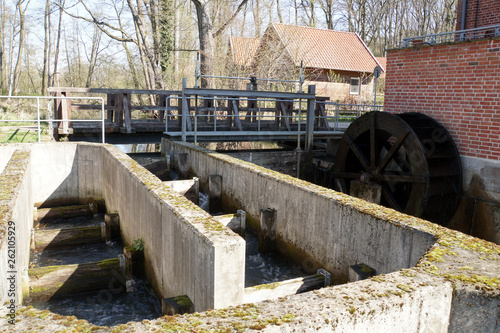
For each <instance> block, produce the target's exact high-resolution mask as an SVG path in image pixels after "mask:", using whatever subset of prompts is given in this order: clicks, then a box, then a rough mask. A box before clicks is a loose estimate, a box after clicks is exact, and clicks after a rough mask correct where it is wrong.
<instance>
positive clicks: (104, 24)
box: [57, 1, 137, 43]
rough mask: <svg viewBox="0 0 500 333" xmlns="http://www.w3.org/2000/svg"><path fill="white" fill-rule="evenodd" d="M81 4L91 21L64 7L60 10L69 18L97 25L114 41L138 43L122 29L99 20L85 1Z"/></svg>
mask: <svg viewBox="0 0 500 333" xmlns="http://www.w3.org/2000/svg"><path fill="white" fill-rule="evenodd" d="M80 3H81V4H82V5H83V7H84V8H85V10H86V11H87V12H88V13H89V15H90V17H91V19H89V18H87V17H83V16H79V15H74V14H72V13H70V12H68V11H67V10H66V9H65V8H62V7H60V8H61V9H62V10H63V11H64V12H65V13H66V14H68V15H69V16H71V17H72V18H75V19H79V20H83V21H86V22H89V23H93V24H95V25H96V26H97V27H98V28H99V30H101V31H102V32H104V33H105V34H106V35H107V36H108V37H109V38H112V39H114V40H117V41H120V42H132V43H137V41H136V40H135V39H133V38H132V37H131V36H130V35H129V34H128V33H127V32H126V31H125V30H123V29H120V28H116V27H114V26H112V25H111V24H109V23H106V22H103V21H100V20H98V19H97V18H96V16H95V15H94V14H93V13H92V12H91V11H90V9H89V8H88V7H87V5H85V3H84V2H83V1H80ZM57 5H58V6H59V4H57ZM103 26H104V27H107V28H109V29H111V30H113V31H117V32H120V33H121V34H122V35H123V36H126V37H125V38H122V37H118V36H115V35H113V34H112V33H111V32H109V31H108V30H106V29H104V28H103Z"/></svg>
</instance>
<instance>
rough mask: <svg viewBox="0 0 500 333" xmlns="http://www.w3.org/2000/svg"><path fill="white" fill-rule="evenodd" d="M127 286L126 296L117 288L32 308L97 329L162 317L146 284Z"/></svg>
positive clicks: (132, 281)
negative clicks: (66, 317)
mask: <svg viewBox="0 0 500 333" xmlns="http://www.w3.org/2000/svg"><path fill="white" fill-rule="evenodd" d="M126 284H127V292H122V290H120V287H115V288H111V290H109V289H105V290H100V291H97V292H91V293H86V294H78V295H70V296H66V297H64V298H60V299H52V300H49V301H46V302H43V303H40V304H32V306H33V307H36V308H38V309H42V310H49V311H51V312H54V313H57V314H60V315H62V316H75V317H76V318H78V319H85V320H87V321H88V322H89V323H92V324H94V325H98V326H115V325H119V324H125V323H128V322H129V321H141V320H144V319H149V320H151V319H156V318H159V317H161V315H162V314H161V304H160V302H159V300H158V299H157V298H156V296H155V295H154V293H153V291H152V290H151V288H150V287H149V284H148V283H147V281H146V280H144V279H139V278H133V279H130V280H127V282H126ZM121 288H123V286H121Z"/></svg>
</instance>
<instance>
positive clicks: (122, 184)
mask: <svg viewBox="0 0 500 333" xmlns="http://www.w3.org/2000/svg"><path fill="white" fill-rule="evenodd" d="M14 147H25V148H27V149H29V151H30V152H31V161H32V163H33V168H32V169H31V170H30V171H29V172H27V173H26V175H27V177H25V178H26V181H28V180H31V179H32V180H33V182H32V184H31V186H29V188H28V189H27V191H29V192H27V193H25V192H19V195H18V196H17V197H19V198H21V199H22V198H25V199H23V200H28V201H29V209H27V208H23V211H24V212H29V214H30V216H29V219H30V221H31V224H32V223H33V205H34V204H35V203H36V204H37V205H40V206H51V205H54V204H55V205H63V204H74V203H78V202H80V203H85V202H87V201H88V200H89V199H104V200H105V202H106V206H107V209H108V210H109V211H110V212H113V211H117V212H118V213H119V215H120V224H121V233H122V237H123V240H124V243H125V244H126V245H127V244H128V245H130V244H132V243H133V242H134V240H136V239H139V238H142V239H143V240H144V251H145V257H146V269H147V273H148V277H149V280H150V282H151V283H152V284H153V287H154V289H155V291H156V292H157V294H159V296H160V297H171V296H179V295H187V296H189V297H190V299H191V300H192V301H193V303H194V305H195V310H196V311H201V310H206V309H213V308H221V307H226V306H230V305H234V304H239V303H241V301H242V299H243V290H244V265H245V260H244V257H245V243H244V241H243V239H242V238H241V237H240V236H239V235H237V234H235V233H234V232H232V231H231V230H230V229H229V228H226V227H224V226H223V225H221V224H220V223H219V222H218V221H216V220H215V219H213V218H212V216H211V215H209V214H208V213H206V212H205V211H203V210H202V209H201V208H199V207H198V206H196V205H194V204H193V203H192V202H191V201H189V200H188V199H186V198H185V197H184V196H182V195H180V194H177V193H175V192H173V191H171V190H170V189H169V188H168V187H167V186H165V185H164V184H163V182H162V181H161V180H159V179H158V178H156V177H155V176H154V175H152V174H151V173H150V172H149V171H147V170H146V169H144V168H143V167H142V166H140V165H139V164H138V163H136V162H135V161H133V160H132V159H131V158H129V157H128V156H127V155H126V154H124V153H122V152H121V151H120V150H119V149H118V148H115V147H113V146H109V145H99V144H85V143H78V144H77V143H47V144H33V145H15V146H5V147H4V148H2V152H3V149H5V150H6V151H8V152H11V151H12V150H13V148H14ZM29 160H30V159H29V158H28V161H29ZM7 167H8V165H7ZM21 179H23V178H22V177H21ZM11 197H12V198H14V196H10V195H9V198H11ZM5 218H8V217H5ZM23 235H26V237H29V235H30V233H29V231H26V232H25V233H24V232H23ZM28 240H29V238H28ZM25 248H26V249H27V250H28V251H29V243H28V244H27V245H26V246H25ZM2 255H3V256H2V258H6V256H5V255H4V254H2ZM28 258H29V252H28ZM2 260H3V259H2ZM227 288H230V289H231V290H232V292H231V293H227Z"/></svg>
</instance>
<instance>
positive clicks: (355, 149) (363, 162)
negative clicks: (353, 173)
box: [344, 134, 368, 170]
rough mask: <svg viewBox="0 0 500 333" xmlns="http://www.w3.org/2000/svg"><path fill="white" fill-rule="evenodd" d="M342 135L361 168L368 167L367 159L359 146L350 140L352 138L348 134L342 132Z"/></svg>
mask: <svg viewBox="0 0 500 333" xmlns="http://www.w3.org/2000/svg"><path fill="white" fill-rule="evenodd" d="M344 137H345V139H346V141H347V144H348V145H349V147H350V148H351V150H352V152H353V153H354V155H355V156H356V158H357V159H358V160H359V162H360V163H361V165H362V166H363V168H365V170H366V169H368V161H367V160H366V157H365V155H364V154H363V153H362V152H361V150H359V147H358V146H357V145H356V144H355V143H354V141H352V139H351V138H350V137H349V135H346V134H344Z"/></svg>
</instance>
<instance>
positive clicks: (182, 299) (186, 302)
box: [174, 296, 193, 308]
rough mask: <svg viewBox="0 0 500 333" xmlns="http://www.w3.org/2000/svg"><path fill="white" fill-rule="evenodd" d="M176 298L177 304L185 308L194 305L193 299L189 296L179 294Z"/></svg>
mask: <svg viewBox="0 0 500 333" xmlns="http://www.w3.org/2000/svg"><path fill="white" fill-rule="evenodd" d="M174 299H175V301H176V302H177V304H179V305H180V306H183V307H185V308H190V307H191V306H193V302H191V300H190V299H189V297H187V296H177V297H175V298H174Z"/></svg>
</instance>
